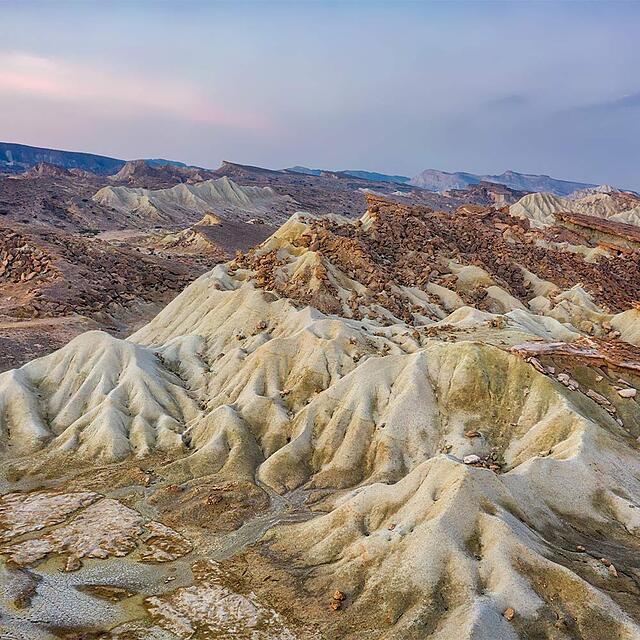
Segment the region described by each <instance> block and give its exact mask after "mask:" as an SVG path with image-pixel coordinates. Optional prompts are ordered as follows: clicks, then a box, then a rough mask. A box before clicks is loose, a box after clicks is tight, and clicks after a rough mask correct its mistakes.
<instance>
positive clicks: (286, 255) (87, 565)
mask: <svg viewBox="0 0 640 640" xmlns="http://www.w3.org/2000/svg"><path fill="white" fill-rule="evenodd" d="M639 258H640V255H639V254H638V252H637V251H636V250H634V249H630V250H628V251H625V252H620V251H617V250H613V249H611V250H608V249H606V248H604V247H597V246H595V244H594V243H593V241H592V240H590V239H589V237H587V236H585V235H582V234H580V233H579V232H578V231H577V230H575V229H569V228H566V227H563V226H561V225H560V224H558V225H555V226H553V227H550V228H548V229H545V230H542V231H540V230H536V229H531V228H530V227H529V224H528V222H527V221H526V220H522V219H518V218H514V217H512V216H510V215H509V214H508V213H506V212H500V211H496V210H494V209H491V208H488V207H469V206H468V207H465V208H463V209H462V210H460V211H459V212H458V213H457V215H455V216H451V215H449V214H446V213H437V212H433V211H431V210H430V209H428V208H426V207H410V206H405V205H399V204H397V203H393V202H389V201H387V200H385V199H382V198H379V197H372V196H369V197H368V205H367V212H366V213H365V215H364V216H363V217H362V218H361V219H360V220H356V221H354V220H349V219H347V218H340V217H336V216H332V217H328V218H316V217H313V216H310V215H308V214H297V215H295V216H293V217H292V218H291V219H290V220H289V221H288V222H287V223H286V224H284V225H283V226H282V227H281V228H280V229H279V230H277V231H276V232H275V233H274V234H273V235H272V236H271V237H270V238H268V239H267V240H266V241H265V242H264V243H263V244H261V245H260V246H259V247H257V248H255V249H252V250H249V251H248V252H246V253H244V254H242V255H239V256H237V257H236V258H235V259H234V260H233V261H231V262H228V263H226V264H223V265H218V266H217V267H215V268H214V269H213V270H212V271H210V272H209V273H207V274H205V275H203V276H201V277H200V278H199V279H198V280H196V281H195V282H194V283H193V284H191V285H190V286H189V287H187V289H185V291H184V292H183V293H182V294H180V295H179V296H178V297H177V298H176V299H175V300H174V301H173V302H171V303H170V304H169V305H168V306H167V307H166V308H165V309H164V310H163V311H162V312H161V313H160V314H159V315H158V316H157V317H156V318H155V319H153V320H152V321H151V322H150V323H149V324H147V325H146V326H145V327H143V328H141V329H140V330H139V331H138V332H136V333H135V334H134V335H133V336H131V337H130V338H129V339H128V340H119V339H117V338H113V337H111V336H109V335H107V334H105V333H102V332H89V333H86V334H83V335H81V336H79V337H77V338H76V339H74V340H73V341H72V342H70V343H69V344H68V345H67V346H65V347H64V348H62V349H60V350H59V351H57V352H55V353H53V354H51V355H49V356H47V357H45V358H42V359H39V360H34V361H33V362H31V363H29V364H27V365H25V366H24V367H22V368H20V369H17V370H14V371H10V372H7V373H4V374H1V375H0V434H1V437H2V445H3V450H2V451H3V452H2V456H3V459H4V462H3V465H2V472H3V477H4V488H5V491H6V492H8V493H7V494H6V495H4V496H3V497H2V498H0V523H1V531H2V539H3V546H2V547H1V548H0V552H1V553H2V554H3V557H4V558H5V561H6V568H5V569H4V571H5V582H6V584H7V585H8V590H7V592H6V593H7V595H5V597H4V600H3V601H2V602H3V604H2V606H3V621H4V623H5V625H8V628H9V630H10V631H11V632H16V633H27V634H29V633H31V634H32V635H31V636H30V637H42V638H53V637H69V638H71V637H77V634H78V633H84V634H85V635H84V636H83V637H89V638H91V637H101V638H104V637H106V638H122V639H124V638H150V637H154V638H168V639H175V638H185V639H186V638H210V637H215V638H231V637H233V638H253V639H255V638H262V639H266V638H305V639H306V638H350V639H356V638H358V639H360V638H372V639H373V638H385V639H391V638H394V639H396V638H407V639H408V638H433V639H438V640H445V639H451V640H454V639H455V640H459V639H464V638H468V639H472V638H473V639H478V638H493V639H505V640H507V639H508V640H514V639H516V638H530V637H533V636H535V637H538V638H554V639H556V638H586V639H591V640H601V639H602V638H605V637H617V638H624V639H632V638H634V639H635V638H638V637H640V608H639V607H638V602H639V599H638V596H639V595H640V584H639V580H640V573H639V571H640V566H639V565H638V541H637V534H638V530H639V527H640V511H639V509H640V485H639V481H638V478H640V467H639V463H638V446H639V445H638V441H637V438H638V436H640V427H639V425H640V408H639V407H638V404H637V401H636V400H637V395H636V394H637V389H638V387H639V386H640V329H639V327H640V323H639V321H640V311H638V307H637V300H638V291H637V286H638V282H640V278H638V277H637V275H635V274H636V271H637V270H638V261H639ZM79 530H81V531H82V532H83V534H82V536H78V534H77V532H78V531H79ZM54 593H55V594H56V595H53V594H54ZM76 594H78V595H76ZM36 611H37V615H35V612H36ZM63 621H64V622H63ZM74 634H76V635H74Z"/></svg>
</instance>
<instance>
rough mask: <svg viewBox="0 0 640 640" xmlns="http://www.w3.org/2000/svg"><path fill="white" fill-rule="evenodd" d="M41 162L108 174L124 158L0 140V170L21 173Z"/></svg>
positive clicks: (117, 168)
mask: <svg viewBox="0 0 640 640" xmlns="http://www.w3.org/2000/svg"><path fill="white" fill-rule="evenodd" d="M42 162H46V163H48V164H53V165H56V166H58V167H63V168H65V169H82V170H84V171H90V172H91V173H97V174H101V175H109V174H111V173H114V172H116V171H119V170H120V168H121V167H122V166H123V165H124V160H118V159H116V158H109V157H107V156H97V155H94V154H92V153H78V152H76V151H60V150H58V149H44V148H41V147H30V146H28V145H26V144H14V143H11V142H0V172H1V171H6V172H8V173H21V172H22V171H25V170H27V169H30V168H31V167H34V166H36V165H37V164H39V163H42Z"/></svg>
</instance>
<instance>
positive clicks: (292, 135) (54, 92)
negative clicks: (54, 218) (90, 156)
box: [0, 0, 640, 189]
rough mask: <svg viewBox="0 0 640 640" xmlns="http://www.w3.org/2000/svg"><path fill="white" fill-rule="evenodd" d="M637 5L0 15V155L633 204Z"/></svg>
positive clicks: (308, 2)
mask: <svg viewBox="0 0 640 640" xmlns="http://www.w3.org/2000/svg"><path fill="white" fill-rule="evenodd" d="M638 27H640V2H633V1H629V2H615V1H612V0H607V1H606V2H597V1H592V2H584V3H583V2H580V1H578V0H574V1H570V2H551V1H547V2H527V1H525V0H519V1H513V2H480V1H473V2H471V1H469V2H454V1H451V2H426V1H424V2H402V1H401V0H395V1H392V0H388V1H387V2H381V1H365V0H362V1H355V0H354V1H350V2H349V1H343V2H325V1H322V0H316V1H314V0H297V1H296V2H269V1H267V0H263V1H254V2H248V1H247V2H245V1H242V0H233V1H230V2H215V1H207V2H204V1H201V2H200V1H196V0H191V1H190V0H181V1H180V2H175V0H173V1H170V2H162V1H161V0H154V1H151V0H150V1H143V0H139V1H128V2H124V1H119V0H109V1H106V0H104V1H95V2H93V1H91V0H77V1H76V2H70V1H65V0H56V1H55V2H54V1H49V0H43V1H40V2H34V1H31V0H15V1H14V0H0V140H2V141H7V142H20V143H24V144H31V145H35V146H46V147H52V148H59V149H68V150H74V151H89V152H93V153H99V154H103V155H111V156H115V157H119V158H125V159H132V158H140V157H156V158H157V157H161V158H168V159H172V160H181V161H183V162H187V163H189V164H195V165H198V166H204V167H217V166H218V165H219V164H220V162H221V161H222V160H230V161H233V162H239V163H243V164H253V165H259V166H266V167H271V168H283V167H287V166H292V165H305V166H309V167H321V168H327V169H368V170H372V171H381V172H385V173H393V174H404V175H409V176H413V175H415V174H417V173H418V172H420V171H422V170H423V169H427V168H435V169H442V170H445V171H470V172H474V173H481V174H485V173H501V172H502V171H505V170H507V169H512V170H515V171H521V172H528V173H545V174H549V175H552V176H554V177H558V178H565V179H572V180H581V181H586V182H594V183H607V184H613V185H615V186H620V187H626V188H632V189H640V38H638V35H637V33H638Z"/></svg>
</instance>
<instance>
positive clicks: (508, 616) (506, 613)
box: [502, 607, 516, 622]
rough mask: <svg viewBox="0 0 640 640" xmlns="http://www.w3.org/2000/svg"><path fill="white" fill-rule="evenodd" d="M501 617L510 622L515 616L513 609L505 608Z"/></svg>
mask: <svg viewBox="0 0 640 640" xmlns="http://www.w3.org/2000/svg"><path fill="white" fill-rule="evenodd" d="M502 615H503V616H504V619H505V620H507V621H508V622H511V621H512V620H513V619H514V618H515V615H516V612H515V609H514V608H513V607H507V608H506V609H505V610H504V611H503V613H502Z"/></svg>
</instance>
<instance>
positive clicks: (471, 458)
mask: <svg viewBox="0 0 640 640" xmlns="http://www.w3.org/2000/svg"><path fill="white" fill-rule="evenodd" d="M462 462H464V463H465V464H478V463H479V462H482V458H481V457H480V456H477V455H476V454H475V453H472V454H470V455H468V456H465V457H464V458H462Z"/></svg>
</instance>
